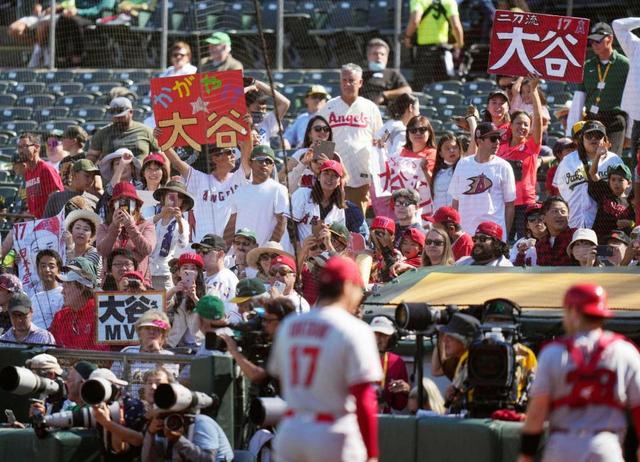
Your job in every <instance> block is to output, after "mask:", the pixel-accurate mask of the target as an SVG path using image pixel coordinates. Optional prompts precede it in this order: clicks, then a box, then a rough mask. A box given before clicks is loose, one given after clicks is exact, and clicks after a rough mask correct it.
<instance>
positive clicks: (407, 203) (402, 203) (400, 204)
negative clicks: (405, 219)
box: [395, 201, 414, 207]
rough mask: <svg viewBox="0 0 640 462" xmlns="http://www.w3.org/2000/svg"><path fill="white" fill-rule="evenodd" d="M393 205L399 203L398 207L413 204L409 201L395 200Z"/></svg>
mask: <svg viewBox="0 0 640 462" xmlns="http://www.w3.org/2000/svg"><path fill="white" fill-rule="evenodd" d="M395 205H399V206H400V207H409V206H410V205H414V203H413V202H411V201H395Z"/></svg>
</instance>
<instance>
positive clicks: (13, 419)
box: [4, 409, 16, 425]
mask: <svg viewBox="0 0 640 462" xmlns="http://www.w3.org/2000/svg"><path fill="white" fill-rule="evenodd" d="M4 415H5V416H6V417H7V422H8V423H9V425H13V424H14V423H15V422H16V416H15V414H14V413H13V411H12V410H11V409H5V410H4Z"/></svg>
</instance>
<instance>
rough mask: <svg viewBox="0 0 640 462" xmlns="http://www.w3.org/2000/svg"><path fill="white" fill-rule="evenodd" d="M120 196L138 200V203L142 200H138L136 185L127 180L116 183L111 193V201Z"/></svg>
mask: <svg viewBox="0 0 640 462" xmlns="http://www.w3.org/2000/svg"><path fill="white" fill-rule="evenodd" d="M121 197H126V198H129V199H133V200H135V201H138V203H140V204H141V203H142V200H140V197H139V196H138V192H137V191H136V187H135V186H134V185H133V184H132V183H129V182H128V181H121V182H120V183H117V184H116V185H115V186H114V187H113V194H111V202H115V201H117V200H118V199H120V198H121Z"/></svg>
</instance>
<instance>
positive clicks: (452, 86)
mask: <svg viewBox="0 0 640 462" xmlns="http://www.w3.org/2000/svg"><path fill="white" fill-rule="evenodd" d="M461 89H462V82H460V81H459V80H445V81H443V82H433V83H430V84H428V85H425V86H424V88H423V89H422V93H427V94H430V95H434V96H435V93H439V92H442V91H451V92H454V93H458V92H459V91H460V90H461Z"/></svg>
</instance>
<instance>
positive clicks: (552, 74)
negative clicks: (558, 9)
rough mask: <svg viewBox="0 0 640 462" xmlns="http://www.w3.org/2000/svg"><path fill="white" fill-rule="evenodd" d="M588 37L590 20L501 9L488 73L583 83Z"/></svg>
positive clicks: (497, 14) (494, 26) (492, 38)
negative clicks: (535, 76)
mask: <svg viewBox="0 0 640 462" xmlns="http://www.w3.org/2000/svg"><path fill="white" fill-rule="evenodd" d="M588 35H589V20H588V19H584V18H574V17H571V16H554V15H549V14H537V13H516V12H513V11H503V10H498V11H496V15H495V17H494V21H493V31H492V34H491V46H490V49H489V66H488V72H489V73H490V74H504V75H521V76H526V75H528V74H536V75H540V76H541V77H543V78H545V79H549V80H561V81H565V82H574V83H580V82H582V76H583V73H584V60H585V56H586V52H587V36H588Z"/></svg>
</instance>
